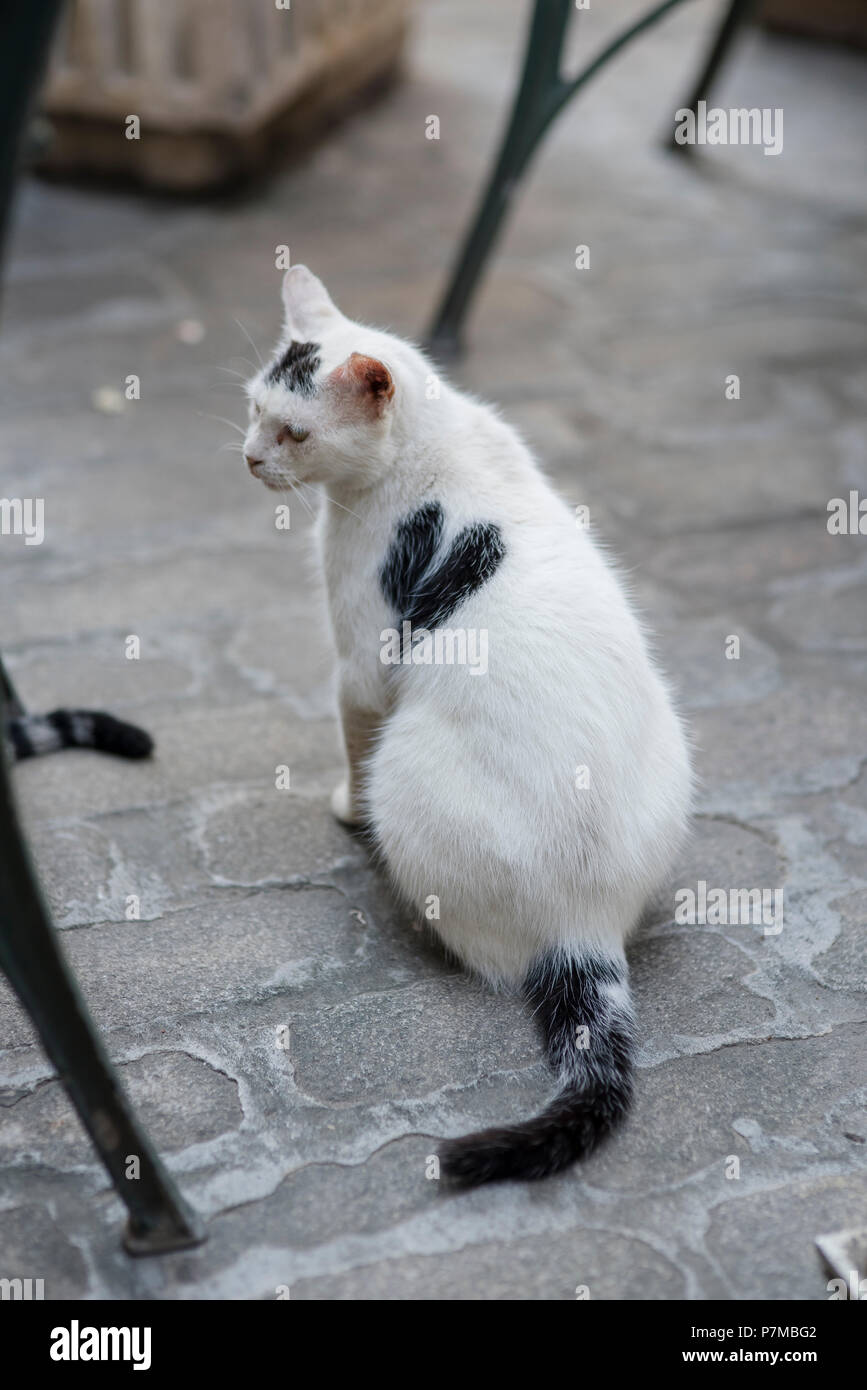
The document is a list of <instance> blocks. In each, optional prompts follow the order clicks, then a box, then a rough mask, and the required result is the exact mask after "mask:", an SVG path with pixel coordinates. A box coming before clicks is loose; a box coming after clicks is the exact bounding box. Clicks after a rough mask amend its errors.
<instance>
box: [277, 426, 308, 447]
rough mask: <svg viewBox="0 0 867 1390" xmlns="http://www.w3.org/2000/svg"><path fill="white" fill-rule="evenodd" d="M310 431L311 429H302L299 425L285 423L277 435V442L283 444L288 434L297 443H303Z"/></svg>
mask: <svg viewBox="0 0 867 1390" xmlns="http://www.w3.org/2000/svg"><path fill="white" fill-rule="evenodd" d="M309 433H310V431H309V430H302V429H300V428H299V426H297V425H284V426H283V428H282V429H281V431H280V433H279V434H278V435H277V443H278V444H282V443H283V440H284V439H286V437H287V436H288V437H289V439H294V440H295V443H296V444H301V443H303V441H304V440H305V439H306V438H307V436H308V435H309Z"/></svg>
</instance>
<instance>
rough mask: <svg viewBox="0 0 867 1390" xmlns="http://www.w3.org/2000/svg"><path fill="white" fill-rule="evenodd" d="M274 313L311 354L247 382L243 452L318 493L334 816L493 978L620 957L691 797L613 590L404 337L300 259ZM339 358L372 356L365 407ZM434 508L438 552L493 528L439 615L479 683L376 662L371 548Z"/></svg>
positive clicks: (658, 682) (519, 455) (493, 429)
mask: <svg viewBox="0 0 867 1390" xmlns="http://www.w3.org/2000/svg"><path fill="white" fill-rule="evenodd" d="M284 303H285V308H286V324H285V338H284V345H287V344H288V343H289V342H291V341H292V340H293V339H294V340H300V341H313V342H315V343H317V344H320V345H321V349H320V351H321V358H322V365H321V369H320V371H319V372H318V373H317V383H318V389H317V391H316V393H315V394H314V395H312V396H310V397H309V398H305V397H302V396H300V395H298V394H297V393H296V392H288V391H286V390H285V388H284V387H283V386H281V385H279V384H277V385H272V386H270V387H269V386H267V385H266V383H265V381H264V378H263V377H262V376H260V377H258V378H256V379H255V380H254V381H253V382H252V383H251V384H250V387H249V392H250V398H251V424H250V430H249V433H248V435H247V439H246V441H245V446H244V447H245V453H246V454H247V456H248V458H249V459H251V460H253V461H254V462H253V465H252V468H253V471H254V473H255V475H256V476H257V477H259V478H260V479H261V480H262V481H264V482H265V483H267V484H268V485H270V486H272V487H280V486H283V485H285V483H286V482H287V481H295V480H299V481H302V482H312V483H318V484H321V485H322V486H323V488H324V490H325V493H326V494H327V497H328V499H330V501H329V502H326V503H325V505H323V507H322V509H321V512H320V516H319V520H318V546H319V550H320V555H321V561H322V565H323V568H324V573H325V579H326V584H327V592H328V604H329V609H330V615H331V623H332V627H333V633H334V642H335V646H336V650H337V658H338V676H339V686H340V702H341V709H342V712H343V719H344V724H345V726H347V742H348V745H349V751H350V769H351V770H350V778H349V780H348V782H347V783H346V784H344V785H343V786H342V787H340V788H338V790H337V792H336V793H335V797H334V800H333V806H334V810H335V813H336V814H337V815H338V816H339V817H340V818H341V819H345V820H349V821H351V820H357V819H360V818H362V817H363V818H368V817H369V819H370V821H371V822H372V825H373V828H374V830H375V833H376V836H377V839H378V841H379V844H380V846H381V848H382V852H383V854H384V857H385V860H386V863H387V865H388V868H389V871H390V873H391V876H392V878H393V880H394V883H395V885H396V887H397V889H398V890H399V892H400V893H401V895H402V896H403V898H404V899H405V900H406V902H407V903H408V904H410V905H411V906H412V908H413V909H414V911H415V912H416V914H417V915H418V917H419V919H420V920H421V919H424V918H426V919H427V920H429V921H430V924H431V926H432V927H433V928H434V929H435V930H436V932H437V933H438V934H439V936H440V938H441V939H442V940H443V942H444V943H445V944H446V946H447V947H449V948H450V949H451V950H452V951H453V952H454V953H455V955H457V956H458V957H459V958H460V959H461V960H462V961H463V962H464V963H465V964H466V965H467V966H468V967H469V968H470V969H472V970H473V971H476V972H478V973H479V974H480V975H482V976H483V977H485V978H486V979H488V980H489V981H491V982H493V983H504V982H505V983H517V982H519V981H520V980H521V979H522V978H523V977H524V976H525V974H526V972H527V970H528V968H529V967H530V966H531V964H532V962H534V961H536V960H538V959H539V958H541V957H544V956H545V955H548V954H550V953H551V951H552V950H556V948H565V950H566V952H567V953H569V954H574V955H577V954H580V953H582V952H584V951H586V949H587V948H588V947H589V948H596V949H599V950H601V951H602V952H604V953H605V954H606V955H608V956H612V957H615V958H620V957H621V956H622V950H623V942H624V940H625V938H626V937H627V935H628V933H629V932H630V931H631V929H632V928H633V927H634V926H635V924H636V922H637V920H638V918H639V916H640V914H641V910H642V908H643V906H644V904H645V902H646V900H647V898H648V895H649V894H650V893H651V891H652V890H653V889H654V888H655V887H656V886H657V885H658V884H659V883H660V880H661V879H662V877H663V876H664V874H665V872H666V869H667V868H668V866H669V864H670V861H671V859H672V856H673V853H674V851H675V849H676V848H677V846H678V844H679V842H680V841H681V839H682V837H683V834H684V829H685V825H686V821H687V817H688V812H689V806H690V797H691V774H690V764H689V756H688V750H687V742H686V739H685V735H684V731H683V728H682V726H681V723H680V720H679V718H678V716H677V715H676V713H675V711H674V709H673V707H672V702H671V699H670V696H669V692H668V690H667V688H666V685H665V683H664V681H663V679H662V677H661V675H660V673H659V670H658V669H657V666H656V664H655V662H654V660H653V659H652V657H651V655H650V654H649V652H648V647H647V642H646V639H645V636H644V633H643V631H642V627H641V624H640V622H639V620H638V618H637V617H636V615H635V612H634V611H633V608H632V606H631V604H630V601H629V599H628V597H627V595H626V592H625V589H624V585H623V582H622V579H621V578H620V576H619V575H618V573H617V571H616V570H615V569H614V567H613V566H612V564H611V562H610V561H609V560H608V558H607V557H606V555H605V554H604V553H603V551H602V550H601V549H600V547H599V545H598V544H597V543H596V541H595V540H594V539H593V537H592V536H591V534H590V533H589V531H588V530H586V529H582V528H581V527H579V526H578V525H576V519H575V517H574V516H573V514H572V513H571V511H570V509H569V508H568V507H567V505H566V504H565V503H564V502H563V501H562V500H561V499H560V497H558V495H557V494H556V493H555V491H554V490H553V488H552V487H551V485H550V484H549V482H548V481H547V480H546V479H545V478H544V477H543V475H542V473H541V472H540V471H539V468H538V467H537V465H536V463H535V461H534V459H533V458H532V456H531V454H530V452H529V450H528V449H527V447H526V446H525V445H524V443H523V442H522V441H521V439H520V438H519V437H518V435H517V434H516V433H515V431H514V430H513V429H512V428H511V427H510V426H509V425H507V424H505V423H504V422H503V421H502V420H501V419H500V418H499V416H498V415H497V414H496V413H495V412H494V411H493V410H492V409H491V408H490V407H489V406H487V405H484V404H481V403H480V402H478V401H476V400H474V399H472V398H470V397H469V396H467V395H466V394H464V393H463V392H460V391H458V390H457V389H455V388H454V387H453V386H451V385H450V384H449V383H448V382H447V381H446V380H444V379H442V378H439V379H438V391H437V390H436V389H435V388H432V387H431V383H432V381H433V380H434V379H435V378H434V369H433V367H432V366H431V364H430V362H429V361H428V360H427V359H426V358H425V357H424V355H423V354H422V353H421V352H419V351H418V349H416V348H415V347H413V346H411V345H410V344H408V343H406V342H404V341H403V340H401V339H399V338H397V337H394V336H392V335H391V334H387V333H383V332H380V331H377V330H375V329H371V328H367V327H365V326H363V325H361V324H358V323H353V322H351V321H350V320H348V319H347V318H345V317H344V316H343V315H342V314H341V313H340V312H339V311H338V310H337V309H336V308H335V306H334V305H333V304H332V302H331V300H330V299H329V297H328V295H327V293H326V291H325V290H324V288H323V286H322V285H321V284H320V282H319V281H318V280H317V279H316V278H315V277H314V276H313V275H311V273H310V272H309V271H308V270H307V269H306V268H305V267H303V266H297V267H295V268H293V269H292V270H290V271H289V272H288V273H287V276H286V280H285V282H284ZM352 354H363V355H364V357H366V358H371V359H374V360H375V361H376V362H378V363H383V364H384V365H385V367H386V368H387V369H388V373H389V374H390V377H391V380H392V383H393V388H394V389H393V395H392V396H391V398H390V399H386V400H384V401H383V402H381V404H380V408H378V409H372V408H371V406H370V402H369V401H368V400H367V398H366V397H365V395H364V391H363V386H360V385H359V383H358V381H357V380H356V378H354V377H353V376H352V373H351V372H350V371H349V370H348V368H347V366H346V364H347V363H349V362H350V360H351V358H352ZM257 412H258V413H257ZM286 424H290V425H291V426H292V428H293V430H294V431H295V432H296V433H299V432H301V431H303V430H308V431H309V435H308V437H307V438H306V439H305V440H303V442H296V441H295V440H294V439H293V438H291V437H289V438H285V437H284V436H285V430H284V427H285V425H286ZM281 431H283V433H282V435H281V442H280V443H278V442H277V436H278V433H281ZM430 501H436V502H439V503H440V504H441V506H442V508H443V511H444V514H445V531H444V543H445V545H446V546H448V544H449V542H450V541H451V539H452V538H453V536H454V535H455V533H456V532H457V531H459V530H460V529H461V528H462V527H464V526H466V525H468V524H470V523H473V522H480V521H481V522H493V523H495V524H496V525H497V526H498V527H499V528H500V530H501V533H502V539H503V542H504V545H505V552H506V553H505V558H504V560H503V561H502V563H501V564H500V566H499V568H498V569H497V570H496V572H495V573H494V574H493V576H492V577H491V578H490V579H489V580H488V582H486V583H485V584H484V585H483V586H482V587H481V588H480V589H479V590H477V591H476V592H475V593H474V594H473V595H472V596H471V597H470V598H469V599H468V600H467V601H466V602H465V603H464V604H463V605H462V606H461V608H460V609H459V610H458V612H457V613H455V614H454V615H453V616H452V617H451V618H450V619H449V623H448V626H449V627H450V628H455V627H461V628H464V629H472V628H476V629H485V630H486V631H487V633H488V671H487V674H485V675H472V674H471V671H470V668H469V667H467V666H456V665H440V666H437V665H420V666H400V667H393V666H388V665H385V664H383V662H382V661H381V659H380V653H381V651H382V647H383V642H382V637H381V634H382V633H383V631H384V630H386V629H389V628H393V627H394V626H395V625H396V622H397V618H396V615H395V614H394V613H393V612H392V611H390V609H389V606H388V604H387V602H386V599H385V597H384V595H383V592H382V589H381V586H380V571H381V567H382V564H383V560H384V557H385V556H386V553H387V552H388V549H389V545H390V544H391V542H392V540H393V537H394V534H395V528H396V527H397V525H398V523H399V522H401V521H402V520H403V519H404V518H405V517H406V516H407V515H408V514H410V513H412V512H414V511H415V510H417V509H418V508H419V507H420V506H422V505H424V504H425V503H426V502H430ZM353 761H354V762H355V764H356V766H355V768H354V770H353V768H352V763H353ZM579 768H586V769H587V774H586V780H587V783H588V785H587V786H586V787H583V786H581V785H580V782H581V781H582V780H584V778H583V777H582V776H580V775H577V770H578V769H579ZM436 901H438V905H439V916H438V917H436V916H435V915H434V914H435V912H436V907H435V906H434V903H435V902H436Z"/></svg>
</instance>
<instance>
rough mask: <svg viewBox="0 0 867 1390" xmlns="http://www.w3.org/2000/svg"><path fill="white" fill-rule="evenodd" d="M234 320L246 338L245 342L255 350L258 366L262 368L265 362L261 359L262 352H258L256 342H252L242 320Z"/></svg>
mask: <svg viewBox="0 0 867 1390" xmlns="http://www.w3.org/2000/svg"><path fill="white" fill-rule="evenodd" d="M235 322H236V324H237V325H238V327H239V328H240V330H241V332H242V333H243V335H244V337H245V338H246V339H247V342H248V343H249V344H250V347H251V348H252V349H253V351H254V352H255V354H256V356H257V358H258V359H259V366H260V368H264V366H265V363H264V362H263V361H262V354H261V353H260V351H259V349H258V348H257V346H256V344H255V343H254V342H253V339H252V338H251V337H250V334H249V333H248V331H247V329H246V328H245V327H244V325H243V324H242V322H241V320H240V319H235Z"/></svg>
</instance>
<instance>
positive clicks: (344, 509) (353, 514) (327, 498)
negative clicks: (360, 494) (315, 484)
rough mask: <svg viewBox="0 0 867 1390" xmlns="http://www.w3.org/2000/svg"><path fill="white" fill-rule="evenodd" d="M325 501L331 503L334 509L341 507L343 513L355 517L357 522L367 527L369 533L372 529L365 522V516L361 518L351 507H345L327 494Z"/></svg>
mask: <svg viewBox="0 0 867 1390" xmlns="http://www.w3.org/2000/svg"><path fill="white" fill-rule="evenodd" d="M325 500H326V501H327V502H330V503H331V505H332V507H339V508H340V510H341V511H342V512H348V513H349V515H350V516H354V517H355V520H356V521H360V522H361V524H362V526H364V527H366V529H367V530H368V531H369V530H371V529H372V528H371V526H370V523H369V522H367V521H365V520H364V517H363V516H359V515H358V512H354V511H353V510H352V508H351V507H344V505H343V503H342V502H337V501H335V499H334V498H333V497H329V495H328V493H327V492H326V494H325Z"/></svg>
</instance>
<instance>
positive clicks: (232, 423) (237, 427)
mask: <svg viewBox="0 0 867 1390" xmlns="http://www.w3.org/2000/svg"><path fill="white" fill-rule="evenodd" d="M196 413H197V415H199V416H200V417H201V418H202V419H203V420H216V421H217V423H218V424H220V425H228V426H229V428H230V429H233V430H237V431H238V433H239V435H240V436H241V438H242V439H245V438H246V436H247V431H246V430H245V429H242V428H241V426H240V425H239V424H237V423H236V421H235V420H227V419H226V417H225V415H211V414H209V412H208V411H206V410H199V411H197V412H196Z"/></svg>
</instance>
